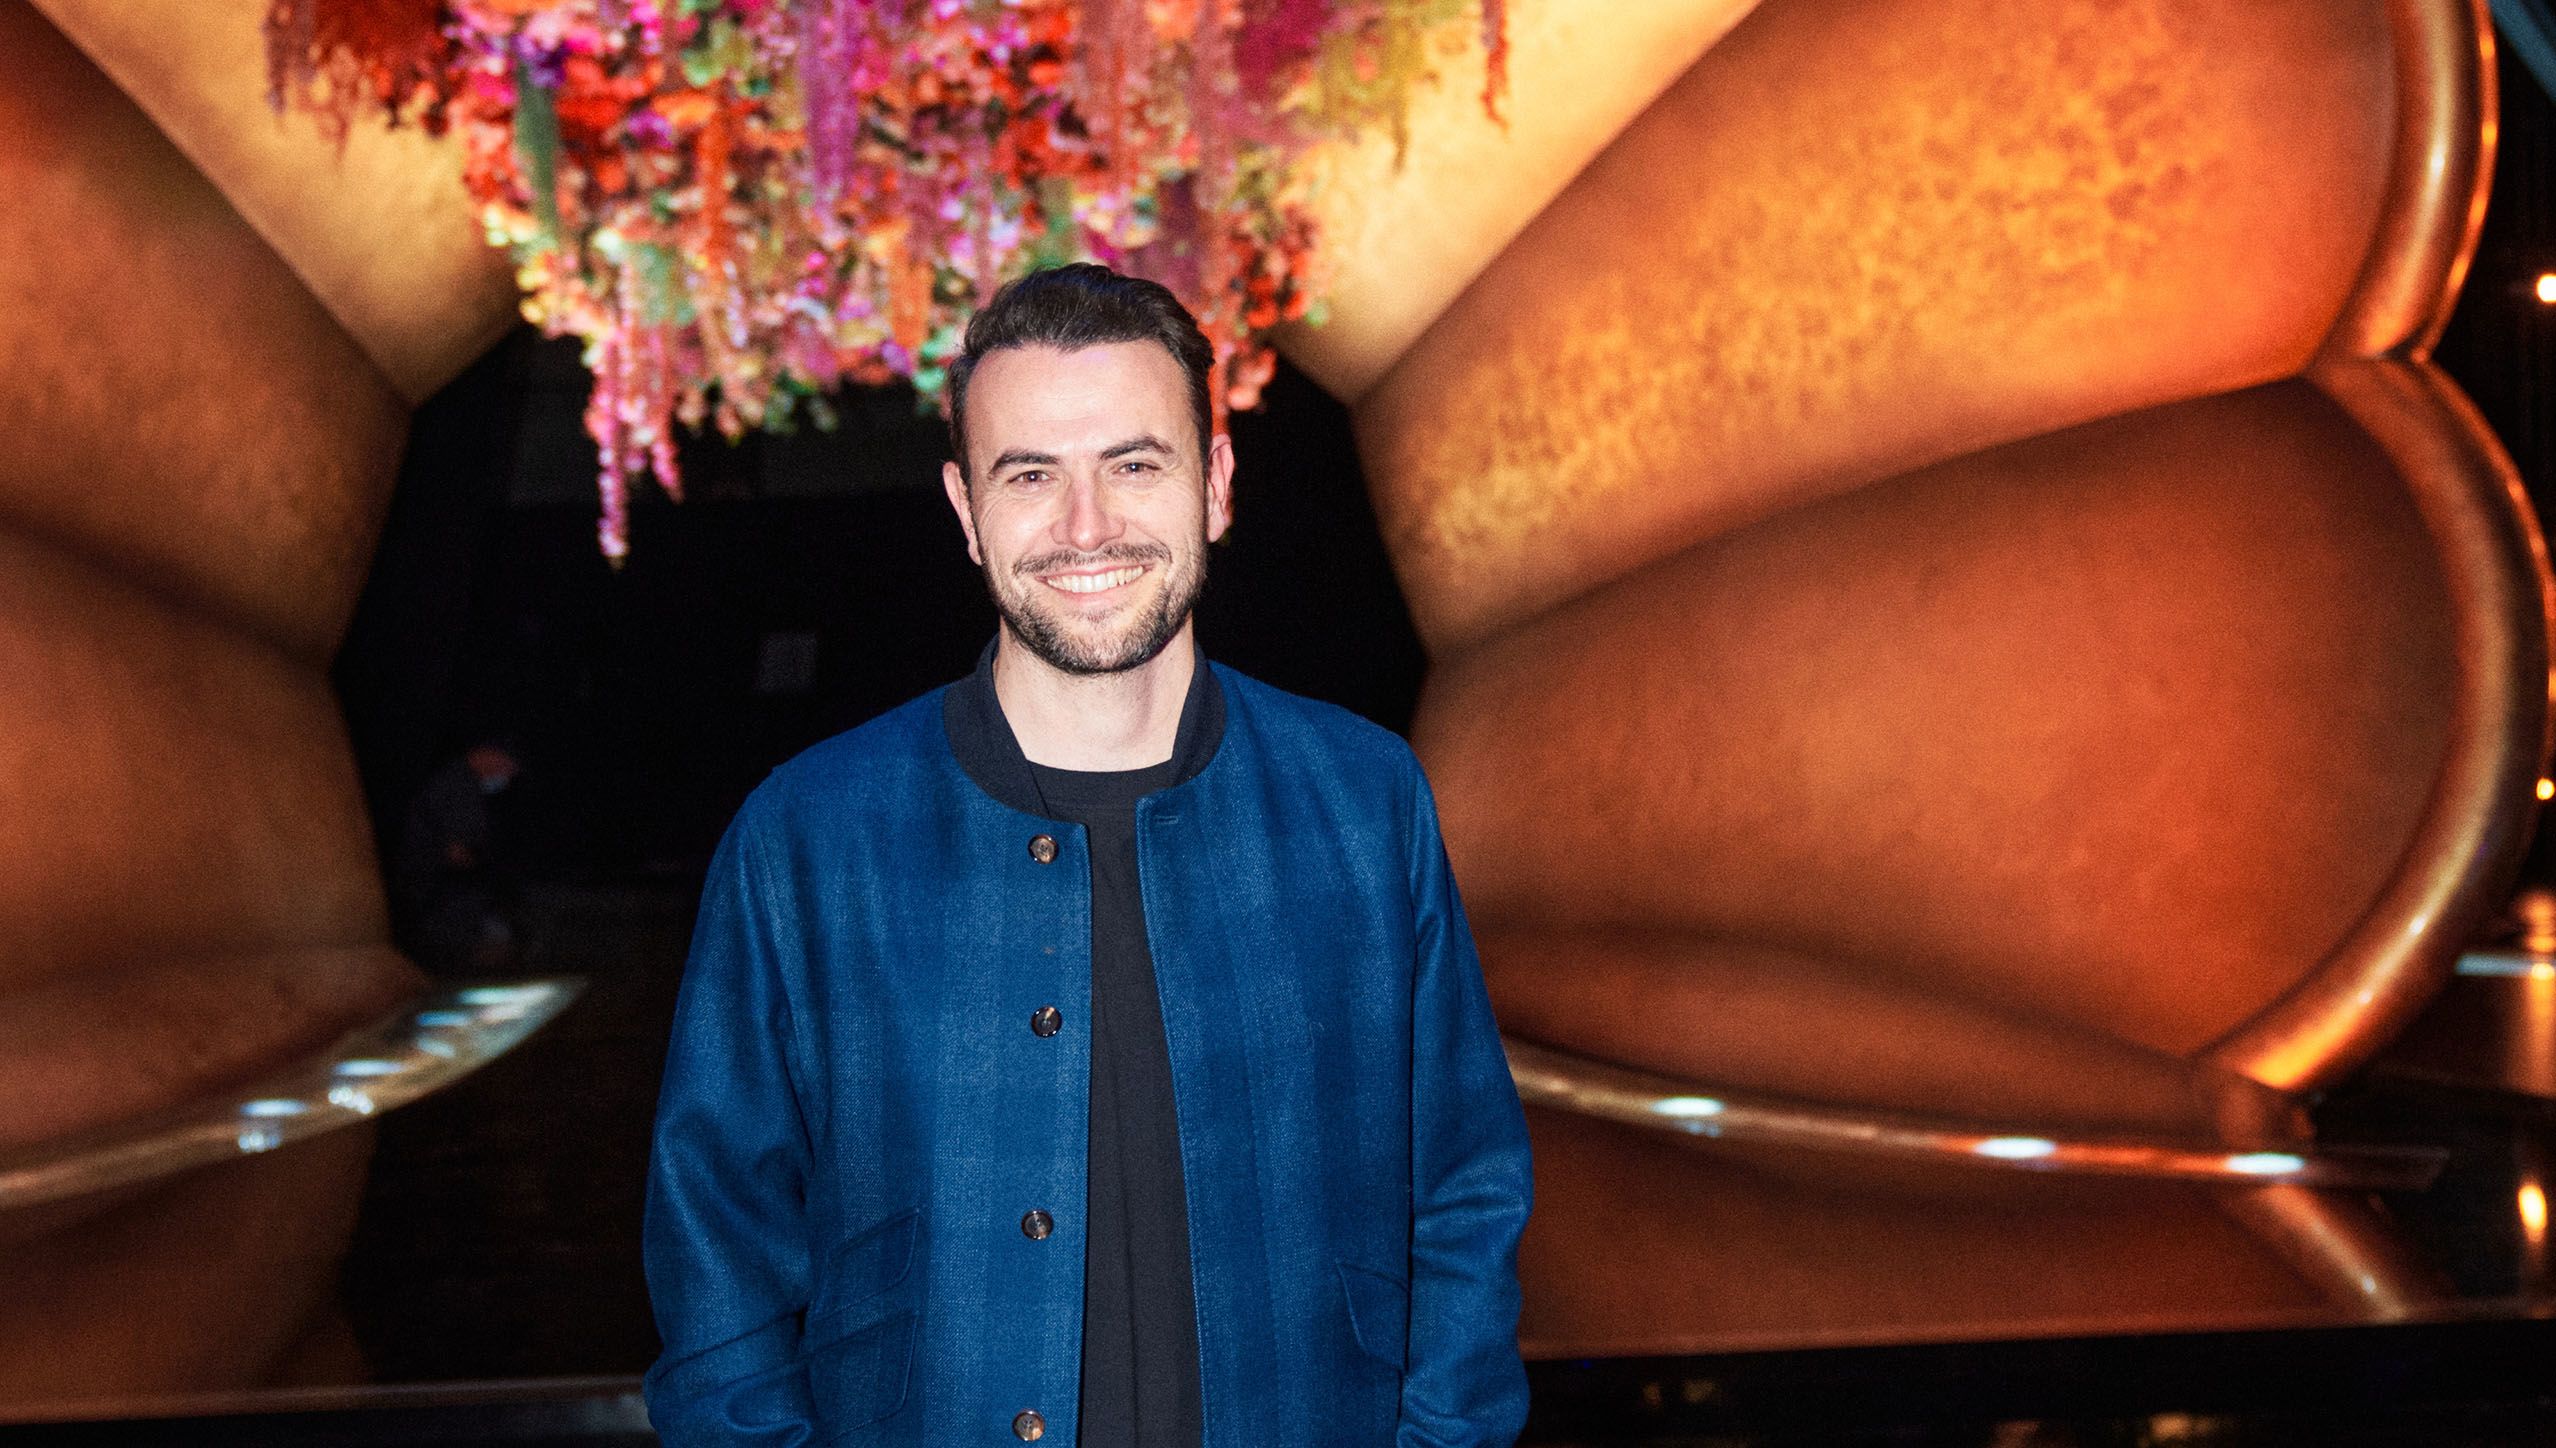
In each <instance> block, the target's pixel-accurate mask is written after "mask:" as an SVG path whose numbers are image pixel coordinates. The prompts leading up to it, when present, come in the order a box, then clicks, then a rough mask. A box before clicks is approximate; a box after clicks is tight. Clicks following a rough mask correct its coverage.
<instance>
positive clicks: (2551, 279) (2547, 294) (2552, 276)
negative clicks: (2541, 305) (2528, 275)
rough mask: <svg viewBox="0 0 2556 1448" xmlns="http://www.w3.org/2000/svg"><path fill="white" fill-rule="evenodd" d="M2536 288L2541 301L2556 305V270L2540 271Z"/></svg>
mask: <svg viewBox="0 0 2556 1448" xmlns="http://www.w3.org/2000/svg"><path fill="white" fill-rule="evenodd" d="M2536 290H2537V293H2538V299H2539V300H2540V301H2542V302H2545V303H2547V304H2548V305H2549V306H2556V272H2540V273H2539V274H2538V286H2537V288H2536Z"/></svg>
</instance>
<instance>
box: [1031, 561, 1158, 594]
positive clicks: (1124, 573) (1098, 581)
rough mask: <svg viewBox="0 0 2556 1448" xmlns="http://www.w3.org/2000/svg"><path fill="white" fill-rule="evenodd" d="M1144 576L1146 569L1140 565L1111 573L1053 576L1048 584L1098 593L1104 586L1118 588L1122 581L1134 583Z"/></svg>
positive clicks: (1078, 591)
mask: <svg viewBox="0 0 2556 1448" xmlns="http://www.w3.org/2000/svg"><path fill="white" fill-rule="evenodd" d="M1144 576H1145V570H1144V568H1143V567H1142V566H1141V565H1140V566H1137V567H1133V568H1121V569H1117V570H1115V571H1112V572H1109V573H1086V574H1075V575H1071V576H1067V577H1058V578H1051V579H1048V580H1047V586H1048V587H1050V588H1061V589H1063V590H1065V591H1066V592H1067V593H1098V592H1100V591H1101V590H1102V589H1104V588H1116V587H1117V586H1118V585H1120V584H1122V583H1133V582H1135V581H1136V580H1137V579H1139V578H1142V577H1144Z"/></svg>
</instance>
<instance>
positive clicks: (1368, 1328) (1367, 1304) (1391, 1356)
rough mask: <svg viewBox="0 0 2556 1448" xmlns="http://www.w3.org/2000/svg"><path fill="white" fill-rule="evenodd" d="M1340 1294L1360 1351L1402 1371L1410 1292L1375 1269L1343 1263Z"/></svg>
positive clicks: (1350, 1329)
mask: <svg viewBox="0 0 2556 1448" xmlns="http://www.w3.org/2000/svg"><path fill="white" fill-rule="evenodd" d="M1339 1266H1340V1290H1341V1292H1342V1294H1343V1295H1344V1296H1346V1297H1347V1298H1348V1300H1349V1332H1350V1335H1351V1336H1353V1337H1355V1338H1357V1340H1358V1347H1359V1350H1360V1351H1362V1352H1364V1353H1365V1354H1366V1355H1367V1356H1369V1357H1371V1358H1374V1359H1375V1360H1376V1361H1377V1362H1379V1363H1382V1364H1383V1365H1384V1366H1386V1367H1388V1368H1391V1369H1393V1370H1394V1371H1395V1372H1397V1373H1398V1372H1401V1371H1402V1370H1403V1366H1404V1362H1405V1359H1406V1357H1407V1352H1406V1347H1407V1342H1408V1339H1409V1336H1410V1325H1411V1289H1410V1288H1408V1287H1406V1286H1404V1285H1403V1284H1402V1283H1401V1282H1400V1281H1399V1280H1397V1279H1395V1278H1391V1277H1387V1276H1386V1275H1385V1274H1383V1273H1381V1272H1378V1271H1375V1270H1374V1269H1372V1268H1367V1267H1360V1266H1358V1265H1356V1264H1355V1263H1350V1262H1343V1263H1341V1264H1339Z"/></svg>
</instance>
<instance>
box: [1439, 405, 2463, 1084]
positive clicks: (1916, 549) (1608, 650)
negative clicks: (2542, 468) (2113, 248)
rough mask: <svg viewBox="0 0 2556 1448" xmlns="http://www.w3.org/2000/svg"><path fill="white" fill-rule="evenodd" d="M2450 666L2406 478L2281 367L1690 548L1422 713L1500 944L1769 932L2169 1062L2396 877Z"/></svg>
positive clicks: (1913, 989) (1808, 1040)
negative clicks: (1615, 935)
mask: <svg viewBox="0 0 2556 1448" xmlns="http://www.w3.org/2000/svg"><path fill="white" fill-rule="evenodd" d="M2454 677H2455V676H2454V669H2453V661H2452V656H2451V631H2450V627H2449V617H2448V611H2447V607H2446V603H2445V600H2444V599H2443V596H2442V583H2441V578H2440V574H2439V572H2438V569H2437V567H2436V565H2435V564H2434V562H2433V559H2432V557H2431V553H2430V550H2429V547H2428V543H2427V538H2426V535H2425V533H2424V531H2423V529H2422V526H2421V520H2420V517H2419V516H2418V514H2417V512H2416V510H2415V508H2414V506H2413V503H2412V502H2411V500H2410V499H2409V498H2408V497H2407V495H2406V493H2405V491H2404V488H2403V486H2402V484H2401V482H2400V480H2399V478H2398V477H2397V475H2396V473H2395V471H2394V470H2393V469H2392V468H2391V467H2390V466H2389V463H2388V459H2387V457H2386V455H2385V454H2383V453H2382V452H2381V451H2380V450H2379V449H2378V448H2377V447H2376V446H2375V445H2373V444H2372V443H2371V442H2370V441H2369V440H2368V439H2367V438H2366V437H2365V436H2364V435H2363V434H2362V433H2361V432H2360V430H2359V429H2358V428H2357V427H2356V426H2355V425H2354V424H2353V422H2352V420H2351V418H2350V417H2349V416H2348V415H2347V414H2345V413H2344V412H2343V411H2342V410H2341V409H2340V408H2338V407H2336V406H2335V405H2334V404H2333V403H2331V402H2329V401H2328V400H2327V399H2326V398H2325V397H2324V396H2323V395H2322V394H2320V393H2319V392H2318V391H2316V389H2314V388H2313V387H2311V386H2309V385H2307V384H2305V383H2298V382H2292V383H2285V384H2278V385H2275V386H2271V387H2267V388H2262V389H2256V390H2252V391H2248V392H2243V393H2237V394H2233V395H2230V396H2227V397H2221V398H2212V399H2205V400H2202V401H2197V402H2190V403H2183V404H2178V405H2175V406H2172V407H2164V408H2157V409H2152V410H2149V411H2147V412H2143V413H2139V414H2135V415H2132V416H2129V417H2124V418H2119V419H2113V420H2110V421H2106V422H2102V423H2094V424H2089V425H2087V426H2085V427H2083V428H2079V429H2074V430H2072V431H2069V432H2066V433H2061V434H2056V435H2053V436H2051V437H2046V438H2040V439H2035V440H2033V441H2031V442H2026V443H2018V444H2014V445H2011V446H2009V447H2007V448H2003V449H1998V450H1994V451H1991V452H1988V453H1983V454H1979V455H1977V456H1974V457H1971V458H1967V459H1964V460H1962V461H1960V462H1956V463H1947V464H1943V465H1940V466H1938V467H1936V468H1933V469H1928V470H1924V471H1921V472H1918V473H1915V474H1911V475H1910V476H1908V477H1906V478H1903V479H1899V480H1896V481H1894V482H1891V483H1888V484H1882V485H1876V486H1874V487H1870V488H1865V489H1861V490H1858V491H1856V492H1852V493H1848V494H1845V495H1842V496H1839V497H1835V498H1831V499H1828V500H1825V501H1823V502H1821V503H1818V504H1815V505H1812V506H1808V507H1804V508H1799V509H1796V510H1793V511H1792V512H1789V513H1787V514H1784V515H1782V516H1781V517H1778V518H1774V519H1770V520H1768V521H1766V522H1764V523H1762V524H1760V525H1758V526H1756V527H1754V528H1750V529H1746V530H1743V531H1740V532H1737V533H1733V534H1730V535H1727V536H1725V537H1722V538H1719V539H1716V540H1714V541H1713V542H1711V543H1709V544H1705V545H1701V546H1698V547H1696V548H1693V549H1690V550H1688V551H1686V552H1685V553H1682V554H1680V555H1679V556H1677V557H1676V558H1674V559H1671V560H1667V561H1665V562H1662V563H1660V564H1657V565H1654V566H1653V567H1651V568H1648V569H1645V570H1642V571H1641V572H1638V573H1635V574H1633V575H1631V576H1629V577H1626V578H1624V579H1622V580H1620V581H1618V582H1616V583H1614V584H1612V585H1610V586H1608V587H1606V588H1603V589H1600V590H1598V591H1596V592H1595V593H1592V594H1590V595H1589V596H1587V597H1586V598H1583V599H1581V600H1580V601H1578V602H1576V603H1574V604H1572V605H1570V606H1569V607H1567V608H1565V609H1562V610H1559V611H1557V612H1556V613H1554V614H1553V615H1551V616H1549V617H1547V618H1545V619H1542V620H1539V621H1538V622H1536V623H1534V624H1531V625H1528V626H1526V627H1523V628H1520V629H1518V630H1516V631H1514V632H1512V633H1510V634H1508V635H1507V636H1505V637H1503V638H1501V639H1499V640H1497V641H1494V642H1490V643H1486V644H1482V645H1479V646H1477V647H1476V648H1474V649H1472V650H1470V651H1468V652H1466V653H1464V654H1462V655H1459V656H1457V657H1455V658H1454V659H1451V660H1448V661H1445V662H1443V663H1441V664H1440V666H1439V667H1438V668H1437V669H1436V670H1435V671H1434V672H1433V674H1432V675H1431V678H1430V681H1429V686H1428V690H1427V692H1426V694H1425V696H1424V698H1423V700H1422V704H1421V710H1420V714H1419V717H1418V719H1417V720H1416V721H1415V724H1414V739H1415V743H1416V745H1417V747H1418V748H1419V749H1420V751H1421V754H1422V757H1423V758H1424V759H1425V760H1426V761H1427V763H1428V765H1429V767H1430V770H1431V775H1432V778H1433V780H1435V781H1436V784H1437V788H1438V791H1439V802H1440V809H1441V812H1442V814H1443V816H1444V819H1445V822H1446V834H1447V845H1448V849H1449V852H1450V854H1451V855H1452V857H1453V858H1454V860H1455V863H1456V868H1457V871H1458V874H1459V877H1460V878H1461V879H1462V880H1463V881H1464V884H1465V890H1466V900H1467V904H1468V906H1469V907H1470V908H1471V909H1472V911H1473V912H1474V914H1475V917H1476V918H1477V919H1479V920H1480V921H1482V922H1483V924H1484V926H1485V928H1486V929H1490V930H1500V929H1508V928H1526V927H1530V926H1532V927H1533V928H1536V929H1540V930H1547V931H1552V930H1574V931H1597V930H1603V929H1605V928H1609V927H1627V926H1630V927H1640V928H1648V929H1654V930H1666V931H1674V932H1681V933H1684V934H1687V935H1691V936H1696V937H1702V938H1704V939H1707V940H1712V939H1722V940H1730V941H1735V942H1743V943H1748V944H1754V945H1762V946H1770V947H1780V948H1783V949H1787V950H1791V951H1796V952H1799V953H1802V954H1805V955H1810V956H1813V957H1817V958H1819V959H1822V960H1825V961H1828V962H1831V963H1832V964H1833V965H1834V967H1835V968H1836V969H1838V970H1840V971H1845V972H1848V973H1850V974H1851V975H1853V976H1855V977H1858V978H1861V979H1864V980H1867V981H1870V982H1872V984H1873V988H1874V989H1875V990H1876V991H1889V992H1897V993H1899V994H1901V995H1903V996H1905V997H1907V998H1909V999H1910V1000H1911V1001H1912V1003H1917V1002H1925V1001H1933V1002H1935V1003H1936V1005H1935V1006H1934V1007H1933V1008H1934V1009H1942V1008H1943V1004H1942V1003H1946V1002H1962V1003H1969V1004H1972V1005H1975V1006H1978V1007H1983V1008H1987V1009H1990V1010H1993V1011H1998V1012H2004V1013H2011V1014H2013V1015H2015V1016H2019V1017H2021V1018H2022V1019H2024V1020H2026V1021H2036V1020H2038V1021H2047V1022H2051V1023H2054V1024H2055V1025H2058V1026H2062V1027H2073V1028H2081V1029H2084V1030H2088V1031H2093V1032H2099V1033H2102V1034H2105V1035H2109V1036H2112V1037H2116V1038H2118V1039H2120V1040H2122V1041H2125V1042H2127V1043H2129V1044H2130V1045H2132V1046H2136V1047H2140V1048H2144V1049H2146V1050H2149V1051H2155V1052H2162V1053H2167V1054H2172V1055H2178V1056H2180V1055H2189V1054H2191V1053H2194V1052H2197V1051H2198V1050H2200V1049H2201V1048H2203V1047H2205V1046H2207V1045H2209V1044H2210V1043H2211V1042H2212V1041H2214V1040H2216V1039H2218V1038H2219V1037H2220V1036H2221V1035H2223V1034H2225V1033H2226V1032H2228V1031H2230V1030H2233V1029H2235V1028H2236V1027H2237V1026H2238V1025H2240V1024H2241V1023H2242V1022H2244V1021H2245V1020H2247V1019H2248V1018H2250V1017H2251V1016H2252V1015H2253V1014H2254V1013H2255V1012H2257V1011H2259V1010H2261V1009H2262V1008H2263V1007H2264V1006H2265V1005H2267V1004H2268V1003H2269V1002H2270V1001H2271V1000H2272V999H2274V998H2275V997H2276V996H2278V995H2279V994H2280V993H2281V992H2282V991H2284V990H2285V989H2287V988H2288V987H2289V986H2290V984H2291V983H2292V982H2294V981H2296V980H2297V979H2299V978H2300V977H2301V976H2302V975H2303V974H2304V973H2306V972H2307V971H2308V970H2310V969H2311V968H2312V967H2313V966H2314V965H2315V964H2316V963H2317V961H2318V960H2319V959H2320V958H2321V957H2323V956H2324V954H2325V953H2326V952H2327V951H2328V950H2329V949H2330V948H2331V947H2332V946H2333V945H2334V944H2335V943H2336V942H2337V941H2339V940H2340V939H2341V938H2342V937H2343V935H2344V933H2345V932H2346V931H2347V930H2348V929H2349V928H2350V927H2351V926H2352V924H2353V922H2354V921H2355V920H2356V919H2357V918H2358V917H2359V916H2360V915H2361V913H2362V911H2363V910H2364V909H2366V908H2367V906H2368V904H2369V902H2370V900H2371V899H2372V898H2373V897H2374V896H2375V895H2376V894H2377V893H2378V892H2379V891H2380V889H2381V888H2382V887H2383V886H2384V885H2385V884H2386V882H2387V880H2388V879H2389V876H2390V874H2391V872H2392V871H2393V870H2394V868H2395V866H2396V864H2397V861H2398V859H2399V857H2400V855H2401V854H2402V852H2403V850H2404V848H2405V844H2406V841H2407V838H2408V836H2409V835H2410V833H2411V832H2412V829H2413V826H2414V823H2415V820H2416V818H2417V816H2418V814H2419V812H2420V811H2421V809H2422V807H2423V804H2424V802H2425V799H2426V796H2427V794H2428V792H2429V789H2430V785H2431V780H2432V776H2433V773H2434V771H2435V769H2436V766H2437V764H2438V762H2439V760H2440V759H2441V757H2442V750H2443V748H2444V742H2445V734H2446V729H2447V725H2448V723H2449V721H2448V719H2447V718H2446V717H2445V711H2444V710H2443V708H2442V707H2441V701H2443V700H2445V699H2447V698H2448V697H2449V696H2450V694H2451V692H2452V688H2453V681H2454ZM1521 739H1533V740H1537V741H1539V747H1538V748H1537V749H1535V750H1533V751H1521V750H1519V749H1518V748H1517V747H1516V743H1515V742H1516V741H1517V740H1521ZM1598 761H1613V762H1614V769H1615V770H1616V771H1620V772H1617V773H1613V774H1610V773H1609V772H1608V771H1607V770H1606V768H1605V766H1603V765H1600V764H1598V763H1597V762H1598ZM1567 982H1568V976H1567V975H1564V976H1561V977H1558V978H1557V980H1556V988H1560V989H1568V988H1569V987H1568V984H1567ZM1710 1006H1711V1002H1710V1000H1709V998H1706V997H1702V996H1699V997H1697V998H1696V999H1694V1001H1693V1003H1692V1007H1691V1013H1689V1014H1682V1015H1680V1016H1670V1015H1665V1014H1654V1015H1651V1016H1646V1017H1642V1018H1638V1019H1637V1020H1636V1021H1632V1022H1627V1023H1626V1024H1627V1027H1628V1028H1632V1029H1638V1028H1639V1027H1640V1022H1641V1021H1642V1020H1648V1021H1653V1022H1656V1025H1655V1026H1654V1027H1652V1029H1655V1030H1656V1031H1658V1032H1660V1033H1662V1034H1668V1033H1670V1032H1685V1033H1688V1034H1690V1035H1692V1036H1696V1037H1709V1036H1710V1034H1711V1031H1710V1027H1709V1026H1705V1025H1702V1024H1700V1023H1701V1022H1703V1021H1707V1020H1709V1012H1710ZM1769 1014H1770V1016H1772V1015H1778V1014H1779V1013H1769ZM1769 1024H1770V1025H1771V1024H1772V1023H1771V1022H1770V1023H1769ZM1824 1030H1825V1026H1824V1023H1823V1021H1822V1019H1821V1018H1820V1017H1818V1016H1817V1015H1816V1014H1814V1013H1811V1012H1805V1013H1804V1014H1803V1016H1802V1017H1801V1018H1800V1019H1799V1020H1798V1021H1796V1022H1795V1023H1794V1024H1793V1025H1792V1026H1791V1028H1790V1031H1791V1035H1790V1036H1789V1039H1790V1040H1792V1041H1793V1042H1794V1043H1795V1044H1797V1045H1799V1046H1801V1047H1803V1048H1815V1047H1816V1044H1817V1042H1818V1041H1819V1039H1820V1034H1821V1032H1822V1031H1824ZM1556 1039H1557V1041H1558V1043H1561V1044H1576V1045H1581V1046H1584V1047H1587V1048H1590V1049H1593V1050H1596V1051H1597V1052H1598V1053H1599V1054H1614V1053H1616V1052H1618V1051H1621V1050H1623V1049H1624V1048H1625V1047H1626V1045H1627V1044H1628V1043H1627V1042H1625V1041H1622V1040H1616V1039H1609V1040H1606V1041H1591V1040H1580V1039H1577V1038H1576V1037H1568V1038H1563V1037H1557V1038H1556ZM1659 1049H1663V1050H1664V1049H1667V1048H1666V1047H1661V1048H1659ZM1688 1049H1689V1050H1690V1051H1691V1052H1694V1053H1698V1054H1701V1053H1707V1052H1709V1051H1710V1050H1711V1049H1712V1048H1711V1047H1708V1046H1704V1045H1700V1044H1699V1045H1694V1046H1691V1047H1689V1048H1688ZM1699 1064H1702V1063H1701V1062H1700V1061H1699ZM1839 1084H1840V1085H1841V1086H1843V1085H1846V1084H1847V1083H1846V1082H1844V1081H1840V1082H1839Z"/></svg>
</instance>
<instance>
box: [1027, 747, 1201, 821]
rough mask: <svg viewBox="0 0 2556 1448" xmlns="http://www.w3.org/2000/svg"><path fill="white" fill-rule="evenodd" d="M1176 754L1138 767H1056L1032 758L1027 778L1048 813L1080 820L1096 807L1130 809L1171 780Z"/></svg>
mask: <svg viewBox="0 0 2556 1448" xmlns="http://www.w3.org/2000/svg"><path fill="white" fill-rule="evenodd" d="M1179 767H1180V761H1179V757H1178V756H1177V755H1175V756H1174V757H1173V758H1170V759H1166V760H1164V761H1163V762H1162V763H1160V764H1148V765H1146V766H1144V767H1143V768H1141V769H1059V768H1057V767H1056V766H1054V765H1050V764H1040V763H1037V762H1036V761H1032V762H1031V764H1030V778H1031V779H1032V780H1033V781H1034V782H1036V784H1037V785H1038V793H1039V798H1040V800H1041V802H1042V803H1044V804H1045V805H1046V806H1047V812H1048V813H1049V814H1053V815H1056V816H1058V817H1060V818H1064V819H1080V818H1083V817H1084V816H1086V815H1088V814H1091V813H1094V812H1096V811H1100V810H1132V809H1134V808H1135V807H1136V801H1138V800H1140V799H1143V798H1144V797H1145V796H1147V795H1149V794H1152V793H1153V792H1154V791H1156V790H1158V789H1167V788H1169V787H1170V786H1171V785H1172V784H1173V783H1174V782H1175V776H1176V774H1177V771H1178V770H1179Z"/></svg>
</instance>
